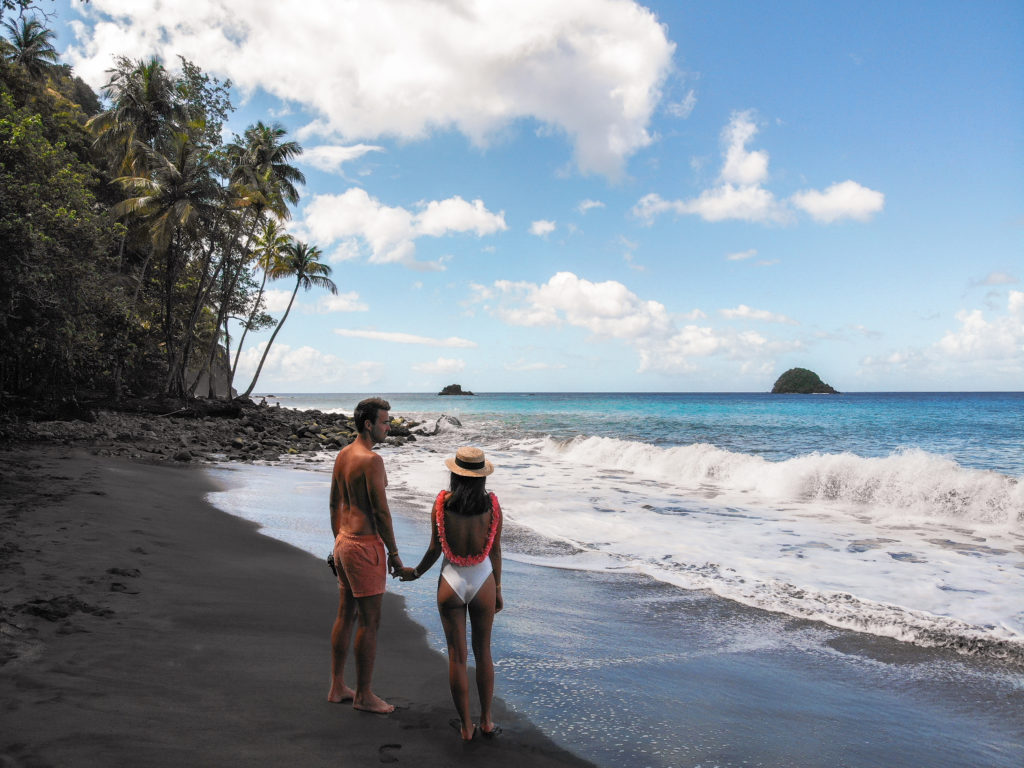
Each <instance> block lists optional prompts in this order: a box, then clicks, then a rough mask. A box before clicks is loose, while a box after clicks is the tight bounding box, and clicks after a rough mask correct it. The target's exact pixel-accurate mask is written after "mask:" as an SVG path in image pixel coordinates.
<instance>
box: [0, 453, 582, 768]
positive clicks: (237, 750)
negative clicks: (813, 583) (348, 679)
mask: <svg viewBox="0 0 1024 768" xmlns="http://www.w3.org/2000/svg"><path fill="white" fill-rule="evenodd" d="M211 489H212V485H211V481H210V479H209V478H208V477H207V476H206V475H204V473H202V472H199V471H197V470H196V469H194V468H188V467H179V466H169V465H151V464H145V463H142V462H137V461H136V462H131V461H127V460H122V459H117V458H109V457H108V458H102V457H96V456H92V455H90V454H88V453H85V452H84V451H79V450H75V449H72V448H66V447H32V448H28V449H20V450H14V451H9V452H4V453H0V585H2V586H0V763H2V764H4V765H15V766H22V765H24V766H57V765H74V766H121V765H125V766H127V765H132V766H136V765H138V766H180V765H191V766H205V765H210V766H213V765H217V766H221V765H224V764H232V763H233V764H240V765H253V766H261V765H267V766H271V765H272V766H280V765H301V766H319V765H328V764H330V765H339V764H341V765H373V764H377V763H397V764H402V763H404V764H407V765H416V766H423V767H425V768H431V767H432V766H447V765H461V764H470V763H480V762H483V761H486V762H487V763H488V764H489V765H491V766H498V767H499V768H500V766H505V765H508V766H512V765H515V766H521V765H523V764H524V763H525V762H529V763H530V764H531V766H536V767H541V766H556V765H557V766H583V765H587V763H585V762H583V761H582V760H579V759H577V758H575V757H574V756H572V755H571V754H569V753H567V752H565V751H563V750H562V749H560V748H559V747H557V746H555V745H554V744H553V743H552V742H551V741H550V740H549V739H547V738H546V737H545V736H544V735H543V734H542V733H541V732H540V731H539V730H537V729H536V728H535V727H534V726H532V725H531V724H530V723H529V722H527V721H525V720H524V719H522V718H521V717H518V716H516V715H515V714H514V713H513V712H511V711H509V710H508V708H507V707H505V706H504V705H503V704H502V703H501V702H497V704H496V708H495V717H496V719H497V720H498V721H499V722H500V723H501V724H502V726H503V727H504V733H503V734H502V735H501V736H500V737H499V738H497V739H494V740H491V741H482V740H481V741H478V742H474V743H473V744H470V745H465V746H464V745H462V744H461V743H460V742H459V739H458V735H457V734H456V733H455V732H454V731H453V730H452V729H451V728H450V727H449V725H448V721H449V719H450V718H451V717H452V716H453V714H454V712H453V707H452V704H451V699H450V696H449V693H448V686H447V667H446V664H445V661H444V659H443V658H442V657H441V656H440V655H438V654H437V653H436V652H435V651H433V650H431V649H430V647H429V645H428V643H427V641H426V637H425V632H424V630H423V629H422V627H420V626H419V625H417V624H416V623H415V622H413V621H411V620H410V619H409V618H407V616H406V615H405V611H404V610H403V602H402V598H400V597H398V596H397V595H394V594H391V595H389V596H388V597H387V599H386V600H385V615H384V619H383V625H382V632H381V640H380V646H379V649H378V657H377V670H376V673H375V685H374V687H375V689H376V691H377V693H379V694H380V695H382V696H383V697H384V698H386V699H388V700H389V701H391V702H392V703H394V704H396V705H397V706H398V709H397V710H396V712H395V713H393V714H391V715H387V716H379V715H370V714H366V713H360V712H356V711H354V710H352V709H351V707H350V706H348V705H333V704H328V703H327V702H326V699H325V697H326V692H327V687H328V670H329V645H330V641H329V633H330V629H331V624H332V622H333V619H334V612H335V610H336V607H337V592H336V587H335V586H334V583H333V581H332V579H331V577H330V573H329V571H327V567H326V565H325V564H324V563H322V562H321V561H320V560H318V559H317V558H315V557H313V556H311V555H309V554H306V553H304V552H302V551H300V550H298V549H296V548H294V547H291V546H289V545H287V544H284V543H281V542H279V541H275V540H273V539H270V538H268V537H265V536H263V535H261V534H259V533H257V532H256V528H255V526H254V525H252V524H250V523H247V522H245V521H243V520H240V519H238V518H235V517H232V516H230V515H227V514H224V513H222V512H220V511H218V510H216V509H214V508H213V507H211V506H210V505H208V504H207V503H205V502H204V501H202V499H203V494H204V493H206V492H207V491H209V490H211ZM350 664H351V661H350ZM350 674H351V672H350Z"/></svg>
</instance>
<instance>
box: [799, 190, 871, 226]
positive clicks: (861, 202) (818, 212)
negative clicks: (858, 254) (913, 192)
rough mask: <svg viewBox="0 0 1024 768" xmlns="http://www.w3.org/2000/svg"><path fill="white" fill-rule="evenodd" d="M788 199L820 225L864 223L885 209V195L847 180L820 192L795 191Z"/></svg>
mask: <svg viewBox="0 0 1024 768" xmlns="http://www.w3.org/2000/svg"><path fill="white" fill-rule="evenodd" d="M790 199H791V200H792V201H793V205H795V206H796V207H797V208H799V209H800V210H802V211H805V212H806V213H808V214H810V216H811V218H813V219H814V220H815V221H820V222H822V223H824V224H831V223H832V222H834V221H839V220H840V219H856V220H857V221H868V220H869V219H871V217H872V216H874V215H875V214H876V213H878V212H879V211H881V210H882V208H884V207H885V195H883V194H882V193H881V192H876V191H875V190H873V189H868V188H867V187H864V186H861V185H860V184H858V183H857V182H855V181H849V180H847V181H843V182H840V183H838V184H833V185H832V186H831V187H829V188H828V189H825V190H824V191H821V192H819V191H817V190H813V189H812V190H808V191H806V192H797V193H796V194H795V195H793V197H792V198H790Z"/></svg>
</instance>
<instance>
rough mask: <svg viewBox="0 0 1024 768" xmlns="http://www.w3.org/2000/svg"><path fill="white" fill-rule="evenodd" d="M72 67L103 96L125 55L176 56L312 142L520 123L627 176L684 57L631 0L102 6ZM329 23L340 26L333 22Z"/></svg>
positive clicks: (473, 133) (86, 14) (480, 139)
mask: <svg viewBox="0 0 1024 768" xmlns="http://www.w3.org/2000/svg"><path fill="white" fill-rule="evenodd" d="M76 8H77V9H78V10H79V12H80V13H81V14H82V16H83V18H84V19H85V23H82V22H77V23H75V24H74V25H73V29H74V32H75V35H76V37H77V43H76V44H75V45H73V46H71V48H70V49H69V51H68V53H67V56H66V60H67V61H68V62H69V63H71V64H72V65H73V66H74V67H75V70H76V72H77V73H78V74H79V75H80V76H81V77H83V78H84V79H85V80H86V81H87V82H89V83H90V84H91V85H93V86H94V87H99V86H101V85H103V84H104V82H105V81H106V79H107V75H106V73H105V70H107V69H108V68H110V66H111V65H112V63H113V60H114V57H115V56H116V55H118V54H124V55H128V56H131V57H134V58H139V57H148V56H150V55H153V54H156V55H159V56H160V57H161V58H162V59H163V60H164V61H166V62H174V61H176V60H177V59H176V58H175V57H176V56H177V54H181V55H183V56H185V57H186V58H188V59H190V60H192V61H195V62H196V63H197V64H199V65H200V66H201V67H202V68H203V69H204V70H205V71H207V72H210V73H212V74H215V75H217V76H220V77H229V78H231V80H232V81H233V82H234V83H235V84H236V86H237V87H239V88H241V89H243V91H245V92H247V93H251V92H255V91H256V90H258V89H262V90H263V91H265V92H267V93H269V94H271V95H273V96H276V97H278V98H281V99H283V100H286V101H288V102H293V103H297V104H300V105H301V106H302V107H303V108H304V109H305V110H306V111H308V112H309V113H311V114H312V115H315V116H316V120H315V123H314V125H313V126H311V129H310V132H311V133H312V132H319V133H321V134H322V135H334V136H339V137H342V138H344V139H345V140H353V139H373V138H376V137H380V136H397V137H400V138H402V139H405V140H416V139H420V138H423V137H425V136H427V135H429V134H430V133H431V132H432V131H434V130H437V129H442V130H444V129H455V130H458V131H461V132H462V133H464V134H465V135H466V136H468V137H469V138H470V139H471V140H472V141H474V142H475V143H476V144H478V145H480V146H485V145H486V144H487V143H488V141H489V139H490V138H491V137H492V136H494V135H495V134H496V133H498V132H499V131H500V130H501V129H503V128H505V127H507V126H509V125H511V124H513V123H514V122H516V121H517V120H520V119H522V118H532V119H534V120H537V121H538V122H539V123H541V124H542V125H545V126H549V127H550V128H551V129H553V130H551V131H550V133H551V134H553V135H559V134H560V135H564V136H566V137H568V139H569V140H570V141H571V142H572V144H573V146H574V156H575V162H576V165H577V166H578V168H579V169H580V170H581V171H583V172H584V173H599V174H605V175H608V176H611V177H614V176H618V175H620V174H621V172H622V169H623V165H624V163H625V160H626V159H627V158H629V157H630V156H631V155H632V154H633V153H635V152H636V151H637V150H639V149H641V148H642V147H645V146H647V145H648V144H650V142H651V140H652V139H651V136H650V134H649V133H648V124H649V122H650V119H651V115H652V113H653V111H654V109H655V107H656V105H657V104H658V101H659V99H660V98H661V89H662V85H663V83H664V81H665V78H666V77H667V75H668V73H669V72H670V70H671V67H672V56H673V53H674V50H675V45H674V44H673V43H671V42H670V41H669V40H668V38H667V37H666V28H665V27H664V26H663V25H662V24H660V23H659V22H658V19H657V17H656V16H655V15H654V13H653V12H651V11H650V10H648V9H646V8H644V7H643V6H641V5H640V4H638V3H636V2H630V1H629V0H564V1H563V2H559V3H550V2H548V1H547V0H518V2H514V3H510V2H507V0H468V1H467V2H458V3H439V2H436V0H405V2H395V3H382V2H378V1H377V0H351V1H350V2H347V3H345V5H344V13H342V14H341V15H339V12H338V5H337V3H336V2H334V0H304V2H302V3H282V2H280V0H217V2H205V3H184V2H166V0H134V2H130V3H127V2H124V0H93V1H92V2H91V3H89V4H88V5H76ZM325 19H330V20H334V21H336V22H337V23H324V20H325Z"/></svg>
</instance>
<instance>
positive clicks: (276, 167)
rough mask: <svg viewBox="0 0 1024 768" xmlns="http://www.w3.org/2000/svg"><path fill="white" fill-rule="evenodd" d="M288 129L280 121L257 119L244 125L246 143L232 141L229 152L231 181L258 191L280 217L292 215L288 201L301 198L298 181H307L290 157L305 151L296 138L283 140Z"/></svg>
mask: <svg viewBox="0 0 1024 768" xmlns="http://www.w3.org/2000/svg"><path fill="white" fill-rule="evenodd" d="M286 133H287V131H286V130H285V129H284V128H282V127H281V126H280V125H279V124H277V123H275V124H274V125H271V126H268V125H265V124H264V123H263V121H258V122H256V124H254V125H250V126H249V127H248V128H246V129H245V136H244V139H245V141H244V143H240V142H238V141H235V142H232V143H231V144H229V145H228V146H227V148H226V149H227V154H228V157H229V158H230V160H231V163H232V169H231V183H232V184H233V185H240V186H243V187H245V188H248V189H250V190H252V191H253V192H255V193H257V194H255V195H253V196H254V197H256V198H257V199H262V205H263V207H264V208H269V209H270V210H272V211H274V213H275V214H276V215H277V217H278V218H279V219H283V220H285V221H287V220H288V219H289V218H290V215H291V214H290V212H289V211H288V208H287V206H288V205H296V204H297V203H298V202H299V190H298V188H297V187H296V184H305V183H306V177H305V176H304V175H303V174H302V171H300V170H299V169H298V168H296V167H295V166H294V165H291V160H292V159H293V158H296V157H298V156H299V155H301V154H302V145H300V144H299V143H298V142H297V141H282V139H283V138H284V136H285V134H286Z"/></svg>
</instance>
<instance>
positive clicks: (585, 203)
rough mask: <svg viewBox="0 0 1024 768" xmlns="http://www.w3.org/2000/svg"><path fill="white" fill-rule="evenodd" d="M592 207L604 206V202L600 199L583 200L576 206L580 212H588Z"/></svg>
mask: <svg viewBox="0 0 1024 768" xmlns="http://www.w3.org/2000/svg"><path fill="white" fill-rule="evenodd" d="M591 208H604V203H602V202H601V201H600V200H581V201H580V204H579V205H577V206H576V210H577V211H579V212H580V213H586V212H587V211H589V210H590V209H591Z"/></svg>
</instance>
